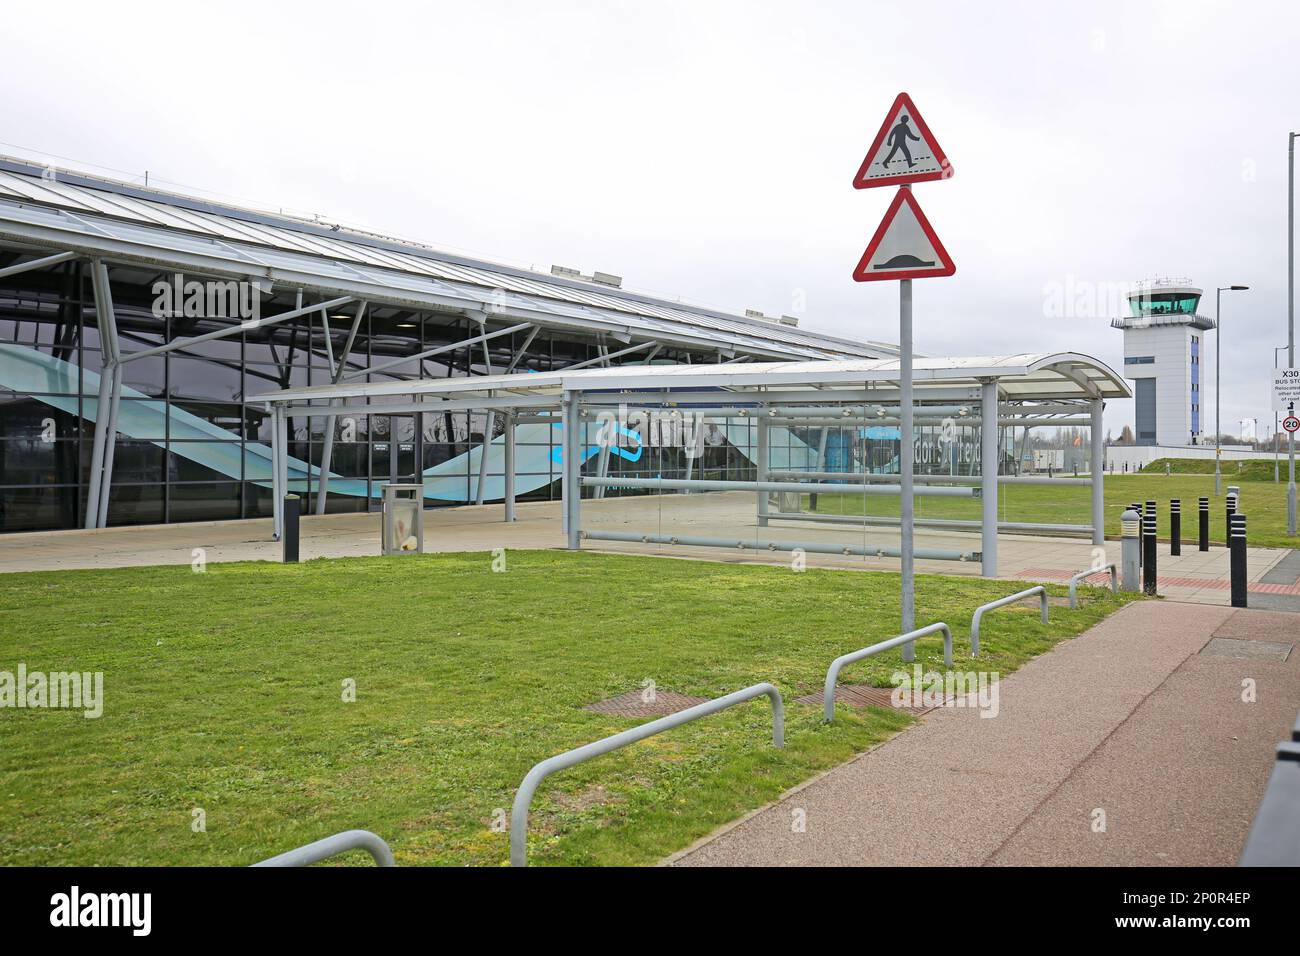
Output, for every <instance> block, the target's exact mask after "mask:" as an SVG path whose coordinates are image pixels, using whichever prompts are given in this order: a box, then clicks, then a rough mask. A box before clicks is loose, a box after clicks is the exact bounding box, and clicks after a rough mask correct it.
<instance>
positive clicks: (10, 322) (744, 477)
mask: <svg viewBox="0 0 1300 956" xmlns="http://www.w3.org/2000/svg"><path fill="white" fill-rule="evenodd" d="M781 363H786V367H788V368H789V369H790V370H791V371H790V372H789V373H788V374H786V373H783V372H782V370H781V368H780V367H778V366H779V365H780V364H781ZM810 363H813V364H812V366H810ZM821 363H825V365H826V367H825V370H823V369H822V368H821ZM925 363H929V364H928V365H927V364H925ZM705 368H711V369H715V370H716V371H717V372H719V373H721V374H718V375H708V376H700V377H699V382H697V383H696V385H695V386H693V390H691V392H690V394H691V395H693V396H694V398H695V400H696V402H697V403H703V404H701V405H700V407H701V408H715V409H718V410H719V411H718V412H717V414H715V415H713V416H712V417H711V418H710V424H709V427H708V430H707V434H708V436H709V438H710V440H708V441H707V442H706V445H705V447H704V449H703V452H702V453H701V454H698V455H696V454H687V453H686V450H685V449H682V448H678V447H674V446H672V445H671V444H670V443H666V442H656V441H654V440H652V436H650V435H645V434H639V435H635V436H633V441H632V442H631V443H630V444H629V445H628V447H619V448H615V449H613V450H612V452H611V451H610V450H608V449H607V450H605V451H602V452H601V453H599V454H597V452H596V449H595V448H594V446H591V445H589V444H588V443H587V442H586V441H583V442H581V443H580V444H578V445H575V446H573V447H572V454H571V456H570V460H573V459H575V458H576V459H577V460H578V465H577V469H578V471H585V470H590V471H592V472H595V473H598V475H600V476H604V475H620V476H623V477H624V478H625V479H627V480H633V481H634V480H637V479H638V477H640V478H647V479H648V478H667V477H672V476H674V475H679V476H683V477H684V478H685V479H686V480H688V481H689V480H708V481H709V482H712V483H717V482H728V481H749V482H753V481H754V480H755V478H756V475H758V474H761V473H762V472H764V471H765V470H766V469H769V468H771V469H783V470H787V471H807V472H809V473H827V474H831V475H834V474H836V473H855V474H858V475H866V478H864V479H863V480H868V481H869V480H883V481H885V482H886V484H888V480H887V479H886V478H884V476H887V475H889V474H895V473H897V471H898V468H899V448H900V439H899V434H898V419H897V414H898V412H897V409H898V405H897V402H898V393H897V370H898V349H897V347H896V346H894V345H891V344H889V343H887V342H882V341H873V340H870V339H850V338H845V337H839V336H832V335H827V334H823V333H819V332H815V331H812V330H810V329H807V328H804V327H801V325H800V323H799V322H797V321H796V320H795V319H792V318H789V317H772V318H769V317H767V316H764V315H762V314H759V313H755V312H752V311H746V312H744V313H736V314H733V313H729V312H723V311H719V310H716V309H707V308H701V307H695V306H690V305H685V304H683V303H681V302H677V301H671V300H667V299H663V298H658V297H655V296H650V295H645V294H641V293H637V292H634V291H631V290H628V289H624V288H622V282H621V280H620V279H619V278H618V277H617V276H614V275H610V274H606V273H601V272H591V273H590V274H583V273H580V272H578V271H577V270H574V269H568V268H561V267H552V269H551V270H550V272H548V273H543V272H539V271H534V270H529V269H522V268H515V267H510V266H505V265H501V264H498V263H492V262H487V261H483V260H478V259H472V258H468V257H465V256H459V255H452V254H448V253H445V252H442V251H440V250H437V249H432V248H430V247H427V246H424V245H420V244H418V243H412V242H406V241H400V240H396V239H392V238H388V237H384V236H380V235H376V234H373V233H368V232H363V231H359V230H355V229H349V228H345V227H342V226H340V225H337V224H333V223H329V222H323V221H319V220H312V219H302V218H294V217H289V216H285V215H282V214H268V213H266V212H262V211H258V210H253V209H245V208H240V207H236V206H232V205H228V204H223V203H216V202H212V201H209V200H205V199H198V198H194V197H190V196H184V195H179V194H175V193H171V192H164V191H161V190H157V189H150V188H143V187H140V186H137V185H132V184H128V183H122V182H117V181H112V180H108V179H104V178H101V177H97V176H91V175H87V174H83V173H78V172H71V171H63V170H51V169H48V168H45V167H41V166H39V165H35V164H32V163H29V162H25V161H23V160H18V159H6V158H0V531H6V532H15V531H33V530H44V529H56V528H97V527H108V526H116V525H127V524H149V523H162V522H179V521H196V520H221V519H236V518H271V517H276V516H277V514H276V513H277V504H276V503H277V502H278V501H279V497H278V495H277V492H278V493H283V492H285V491H291V492H294V493H297V494H299V495H300V496H301V497H302V498H304V499H305V500H304V501H303V509H304V510H305V511H306V512H308V513H315V514H323V513H334V512H349V511H368V510H375V509H376V508H377V507H378V505H379V502H380V500H381V499H382V495H383V489H384V488H385V487H386V486H388V485H390V484H392V483H418V484H419V485H421V486H422V487H423V489H424V499H425V503H426V505H431V506H432V505H439V504H442V505H456V504H480V503H484V502H488V501H503V502H513V501H514V500H515V498H516V496H517V497H518V499H519V500H522V501H528V500H549V499H558V498H560V497H561V495H562V487H563V483H564V479H565V474H566V471H568V469H567V466H565V465H564V455H563V446H564V443H565V441H566V439H564V438H563V427H562V423H561V421H560V419H559V418H558V417H556V411H557V409H558V407H559V406H558V404H557V402H558V401H559V399H558V398H556V397H555V396H553V395H552V394H551V392H550V391H547V389H554V388H556V387H559V388H560V389H561V391H560V392H557V393H556V395H559V396H560V398H562V393H563V390H564V389H565V388H568V387H569V386H567V385H564V383H566V382H569V383H572V388H573V389H575V390H582V393H583V394H584V395H587V396H588V397H589V398H591V395H592V392H591V391H590V383H591V382H592V381H593V378H592V375H594V374H595V373H596V372H598V371H602V370H605V371H608V372H610V373H615V372H619V371H622V370H626V371H629V372H631V371H635V370H638V369H639V370H641V371H643V372H645V373H646V375H647V376H648V377H647V378H643V379H638V380H637V381H638V383H639V384H638V386H637V388H638V389H639V391H638V393H637V394H639V395H640V396H641V399H642V401H643V402H644V400H645V396H646V394H647V392H646V388H647V387H648V386H647V385H646V383H647V382H658V381H663V382H664V383H665V385H664V386H663V387H654V388H652V391H653V392H654V393H656V394H661V398H662V407H660V408H658V410H659V411H671V410H672V408H675V407H676V406H677V404H678V400H677V397H676V396H674V395H673V394H670V393H671V392H672V391H673V389H672V387H671V385H670V384H669V383H671V382H672V381H673V376H672V374H671V373H673V372H675V371H683V372H684V371H688V370H694V371H697V372H702V371H703V370H704V369H705ZM747 369H753V372H752V373H749V372H746V371H745V370H747ZM732 371H734V372H735V374H734V375H732V374H731V372H732ZM585 373H591V374H590V375H587V377H585V378H584V377H583V376H584V374H585ZM660 373H668V374H666V375H665V374H660ZM638 374H640V373H639V372H638ZM556 376H559V377H558V378H557V377H556ZM917 376H918V378H917V398H916V403H917V407H918V413H917V424H916V434H917V442H916V445H915V448H916V452H915V458H914V460H915V461H916V471H917V473H918V475H935V476H946V477H948V478H950V479H951V478H956V477H960V476H964V477H965V480H966V487H970V486H971V485H972V484H981V483H982V484H983V485H985V486H990V487H991V486H992V485H995V484H996V483H997V482H998V481H999V477H998V476H999V474H1001V475H1002V478H1001V481H1004V482H1005V481H1008V480H1011V481H1020V480H1033V479H1029V478H1024V479H1022V478H1020V477H1018V476H1008V475H1007V471H1008V468H1009V466H1010V464H1011V461H1012V452H1011V449H1012V447H1013V441H1012V436H1014V435H1022V436H1023V435H1025V434H1027V431H1028V429H1029V428H1032V427H1039V426H1044V427H1054V426H1057V425H1061V424H1084V425H1089V424H1091V426H1092V435H1093V438H1092V446H1093V449H1092V455H1091V458H1092V461H1093V462H1094V465H1095V467H1094V471H1095V472H1100V471H1101V468H1100V462H1101V459H1102V449H1101V439H1100V434H1101V427H1100V425H1101V414H1102V405H1103V402H1104V401H1105V400H1108V399H1112V398H1128V397H1130V394H1131V393H1130V391H1129V389H1128V388H1127V386H1126V385H1125V384H1124V382H1123V380H1122V378H1121V377H1120V376H1119V375H1118V373H1116V372H1114V371H1112V370H1110V369H1108V368H1106V367H1105V366H1104V365H1102V364H1101V363H1099V362H1097V360H1095V359H1093V358H1090V357H1089V356H1087V355H1082V354H1079V353H1073V352H1066V353H1037V354H1034V353H1027V354H1022V355H1015V356H1000V357H998V356H985V357H973V358H959V359H927V360H925V362H923V363H921V364H918V372H917ZM470 379H478V380H482V382H483V383H484V386H483V387H482V388H479V387H478V385H477V382H473V381H467V380H470ZM679 380H680V381H685V379H684V378H679ZM787 380H788V381H790V382H791V383H796V382H797V383H802V385H801V386H800V387H804V386H808V383H818V384H817V386H816V388H817V389H834V388H838V389H843V390H844V391H842V392H840V393H836V395H837V397H836V398H834V399H832V396H831V395H830V394H828V393H827V392H826V391H821V395H822V396H824V397H825V399H826V401H827V402H828V403H829V404H827V406H826V408H825V409H823V410H822V413H821V415H822V417H821V418H818V417H817V416H816V415H806V416H805V418H806V421H805V420H804V419H803V418H800V415H799V414H794V415H793V416H787V417H786V418H785V419H783V420H782V421H781V422H780V423H778V424H774V426H773V427H771V428H768V427H766V425H764V427H756V423H755V417H756V416H757V417H760V418H761V417H762V416H764V415H776V414H777V412H778V409H777V408H776V407H775V406H769V405H768V401H769V399H768V396H769V395H776V394H778V393H777V392H776V391H773V389H775V388H777V387H778V384H776V383H780V382H782V381H787ZM613 381H616V382H623V381H630V380H629V379H620V378H617V377H616V378H615V379H614V380H613ZM557 382H559V383H561V384H560V385H559V386H556V383H557ZM853 382H857V383H858V384H857V387H856V388H850V387H849V386H850V385H851V384H852V383H853ZM769 383H773V384H769ZM595 391H599V389H596V390H595ZM733 391H734V392H737V393H739V396H740V397H738V398H736V399H733V400H725V401H724V400H722V399H723V397H724V396H719V397H718V398H719V400H717V401H706V399H708V398H709V395H708V393H710V392H733ZM294 396H302V397H301V398H296V397H294ZM520 396H525V397H523V398H520ZM591 400H592V401H597V402H598V401H599V400H600V399H599V398H591ZM792 400H793V401H797V402H802V403H804V404H807V397H806V396H804V395H803V394H802V393H798V394H795V395H794V398H793V399H792ZM658 401H659V400H658V399H656V400H655V402H658ZM846 402H847V403H846ZM927 402H928V403H929V406H928V407H929V412H928V414H927V413H926V412H925V409H923V408H922V407H921V406H922V405H924V404H925V403H927ZM653 404H655V403H654V402H652V405H653ZM814 406H815V403H814ZM331 409H334V410H333V411H332V410H331ZM827 409H830V411H827ZM650 411H652V412H653V411H655V409H654V408H651V409H650ZM782 414H784V412H783V413H782ZM827 414H830V415H831V417H830V418H826V415H827ZM277 417H278V421H277V420H276V419H277ZM584 427H585V426H584ZM629 431H631V430H630V429H629ZM507 432H508V437H509V441H508V442H507V440H506V439H507ZM954 436H955V437H954ZM507 445H508V446H509V447H508V454H507V447H506V446H507ZM760 459H761V460H762V462H763V465H761V466H760V465H759V464H758V461H759V460H760ZM578 471H569V472H568V479H569V485H570V486H571V487H576V485H577V484H578V483H581V482H585V481H586V480H587V476H586V475H585V474H582V475H579V474H578ZM845 477H846V478H848V477H849V476H848V475H847V474H846V475H845ZM1077 481H1078V482H1079V483H1080V484H1087V483H1090V482H1089V481H1088V479H1084V478H1079V479H1077ZM950 483H951V482H950ZM590 490H591V492H592V493H593V494H594V496H595V497H604V489H601V488H592V489H590ZM581 494H582V495H584V496H585V495H586V494H587V489H586V488H585V487H584V488H583V490H582V492H581ZM1093 494H1094V498H1093V500H1094V507H1093V512H1092V520H1091V522H1090V523H1089V524H1088V525H1081V526H1078V527H1077V528H1069V529H1064V530H1066V531H1073V532H1074V533H1081V534H1087V535H1089V536H1095V537H1097V538H1098V539H1099V537H1100V534H1101V531H1100V529H1101V514H1100V502H1101V499H1100V482H1099V481H1098V482H1097V483H1096V485H1095V487H1094V491H1093ZM985 500H986V502H987V505H986V509H987V510H986V512H985V514H984V517H983V519H982V525H983V526H984V530H985V533H986V534H987V533H990V532H991V533H993V534H994V535H996V532H997V528H998V522H997V520H996V518H997V516H996V510H995V509H994V507H993V506H994V505H995V504H996V501H997V496H996V495H994V494H990V495H989V496H987V497H986V499H985ZM566 513H567V512H566ZM878 517H879V516H877V518H873V519H872V520H878ZM879 520H886V521H888V520H889V519H887V518H884V519H879ZM894 520H895V521H896V519H894ZM934 523H935V524H936V527H937V526H938V525H945V524H946V525H954V524H955V525H958V526H960V527H961V528H962V529H963V530H965V529H966V526H967V525H974V526H977V527H975V528H973V529H972V530H976V531H978V530H979V527H978V526H980V525H981V521H980V520H975V521H964V520H963V521H958V522H943V521H939V520H937V519H936V520H935V522H934ZM276 526H277V527H278V523H277V525H276ZM1017 530H1025V531H1029V532H1032V531H1033V530H1034V529H1033V528H1031V527H1026V528H1022V529H1017ZM1057 530H1060V529H1057ZM954 553H955V552H954ZM964 553H965V552H963V554H964ZM984 555H985V557H984V561H985V565H986V567H988V568H992V567H994V564H993V561H992V552H991V547H990V543H989V542H988V541H986V542H985V545H984Z"/></svg>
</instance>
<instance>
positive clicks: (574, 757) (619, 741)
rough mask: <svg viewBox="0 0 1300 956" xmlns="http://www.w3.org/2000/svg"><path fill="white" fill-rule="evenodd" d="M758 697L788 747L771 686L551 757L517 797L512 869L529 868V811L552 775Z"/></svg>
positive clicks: (775, 736) (778, 743)
mask: <svg viewBox="0 0 1300 956" xmlns="http://www.w3.org/2000/svg"><path fill="white" fill-rule="evenodd" d="M755 697H767V698H768V700H770V701H771V702H772V746H773V747H784V746H785V708H784V707H783V706H782V704H781V693H780V691H778V690H777V689H776V688H775V687H773V686H772V685H771V684H754V685H753V686H752V687H746V688H745V689H744V690H738V691H736V692H735V693H733V694H727V695H726V696H725V697H719V698H717V699H715V700H709V701H705V702H704V703H703V704H696V705H695V706H694V707H688V708H687V709H686V710H683V711H679V712H678V713H675V714H669V715H668V716H667V717H660V718H659V719H658V720H652V721H650V722H649V723H648V724H642V725H641V726H640V727H633V728H632V729H631V730H624V731H622V732H621V733H617V734H613V735H612V736H609V737H605V738H603V739H602V740H597V741H595V742H593V743H589V744H584V745H583V746H581V747H575V748H574V749H573V750H567V751H565V752H564V753H562V754H556V755H555V756H554V757H547V758H546V759H545V760H543V761H542V762H541V763H539V764H536V765H535V766H534V767H533V769H531V770H529V771H528V773H527V774H525V776H524V779H523V782H522V783H520V784H519V792H518V793H516V794H515V802H514V807H513V808H512V809H511V812H510V865H511V866H527V865H528V808H529V807H530V806H531V805H532V802H533V794H534V793H536V791H537V787H538V785H539V784H540V783H541V782H542V781H543V780H545V779H546V778H547V777H549V776H550V775H551V774H553V773H556V772H557V771H560V770H567V769H569V768H570V767H575V766H577V765H578V764H580V763H585V762H586V761H588V760H591V759H592V758H593V757H601V756H604V755H605V754H607V753H612V752H613V751H615V750H618V749H620V748H622V747H626V746H627V745H628V744H634V743H636V742H637V741H638V740H645V739H646V738H647V737H653V736H654V735H655V734H659V733H663V732H664V731H665V730H672V729H673V728H674V727H680V726H681V725H682V724H688V723H690V722H691V721H693V720H699V719H700V718H701V717H707V716H708V715H709V714H716V713H717V712H718V711H720V710H726V709H727V708H728V707H734V706H735V705H736V704H743V703H744V702H745V701H747V700H753V699H754V698H755Z"/></svg>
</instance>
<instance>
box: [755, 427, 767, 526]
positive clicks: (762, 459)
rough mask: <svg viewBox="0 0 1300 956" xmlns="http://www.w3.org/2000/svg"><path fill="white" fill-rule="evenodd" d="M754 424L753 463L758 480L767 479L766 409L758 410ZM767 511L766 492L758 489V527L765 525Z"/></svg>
mask: <svg viewBox="0 0 1300 956" xmlns="http://www.w3.org/2000/svg"><path fill="white" fill-rule="evenodd" d="M754 425H755V426H756V427H757V428H758V448H757V449H756V450H755V452H754V454H755V456H756V457H757V459H758V460H757V461H756V462H755V465H756V466H757V474H758V480H759V481H767V472H768V466H769V462H768V457H769V448H768V437H769V436H768V433H767V430H768V424H767V409H760V410H759V413H758V418H757V420H756V421H755V422H754ZM767 512H768V503H767V492H766V491H760V492H759V493H758V526H759V527H760V528H766V527H767Z"/></svg>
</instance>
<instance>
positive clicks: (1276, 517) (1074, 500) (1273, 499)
mask: <svg viewBox="0 0 1300 956" xmlns="http://www.w3.org/2000/svg"><path fill="white" fill-rule="evenodd" d="M1269 467H1270V468H1271V467H1272V465H1271V463H1270V465H1269ZM1283 475H1284V477H1283V480H1282V482H1281V483H1280V484H1274V483H1273V481H1272V480H1271V472H1270V480H1269V481H1247V480H1243V479H1239V478H1237V477H1236V476H1235V475H1232V476H1225V477H1224V480H1223V491H1224V494H1225V495H1226V494H1227V490H1228V485H1230V484H1233V485H1238V486H1240V488H1241V500H1242V507H1241V510H1242V511H1243V512H1244V513H1245V515H1246V519H1247V532H1248V537H1249V540H1250V544H1251V545H1252V546H1253V547H1257V548H1294V547H1297V539H1295V538H1289V537H1287V534H1286V479H1285V469H1284V470H1283ZM1104 487H1105V492H1106V535H1107V537H1114V538H1118V537H1119V530H1120V529H1119V517H1120V513H1121V512H1122V511H1123V509H1124V508H1125V507H1126V506H1127V505H1128V504H1129V503H1130V502H1133V501H1142V502H1145V501H1147V500H1148V499H1154V500H1155V502H1156V505H1157V508H1156V512H1157V514H1158V516H1159V518H1158V520H1157V522H1156V525H1157V528H1158V532H1159V535H1160V537H1161V538H1163V539H1166V540H1167V539H1168V537H1169V500H1170V499H1171V498H1178V499H1180V500H1181V501H1182V506H1183V529H1182V536H1183V540H1184V541H1190V542H1195V541H1196V536H1197V516H1196V509H1197V499H1198V498H1200V497H1201V496H1203V495H1204V496H1208V497H1209V499H1210V540H1211V541H1215V542H1218V543H1220V544H1222V543H1223V541H1224V531H1225V528H1224V517H1223V515H1224V510H1223V508H1224V499H1223V497H1222V496H1220V497H1218V498H1216V497H1214V463H1213V462H1210V473H1209V474H1206V475H1200V474H1179V473H1177V472H1175V473H1174V474H1172V475H1169V476H1167V477H1166V475H1165V474H1164V469H1163V467H1162V468H1161V469H1160V472H1159V473H1157V474H1146V473H1141V474H1134V475H1107V476H1106V480H1105V482H1104ZM1091 495H1092V489H1091V488H1087V487H1084V486H1080V485H1064V484H1063V485H1061V486H1060V487H1057V488H1053V487H1052V486H1051V485H1000V486H999V488H998V514H999V516H1000V518H1001V520H1003V521H1035V522H1042V523H1045V524H1089V523H1090V522H1091V520H1092V511H1091V509H1092V497H1091ZM862 498H863V496H862V495H825V494H823V495H818V496H817V510H818V512H820V513H823V514H856V515H861V514H862ZM980 504H981V502H980V500H979V499H978V498H974V499H972V498H917V499H916V516H917V517H918V518H971V519H975V520H978V519H979V517H980ZM868 507H869V511H868V514H871V515H876V516H880V515H891V516H897V514H898V498H896V497H886V496H883V495H881V496H871V498H870V502H869V505H868ZM804 508H805V509H806V508H808V496H807V495H805V496H804Z"/></svg>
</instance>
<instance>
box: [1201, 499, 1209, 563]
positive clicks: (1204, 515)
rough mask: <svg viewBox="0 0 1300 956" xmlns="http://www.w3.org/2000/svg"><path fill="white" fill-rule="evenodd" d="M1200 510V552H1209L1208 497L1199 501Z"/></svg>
mask: <svg viewBox="0 0 1300 956" xmlns="http://www.w3.org/2000/svg"><path fill="white" fill-rule="evenodd" d="M1200 509H1201V513H1200V519H1201V528H1200V537H1201V542H1200V545H1201V550H1202V551H1209V550H1210V499H1209V497H1208V496H1207V497H1205V498H1202V499H1201V501H1200Z"/></svg>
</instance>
